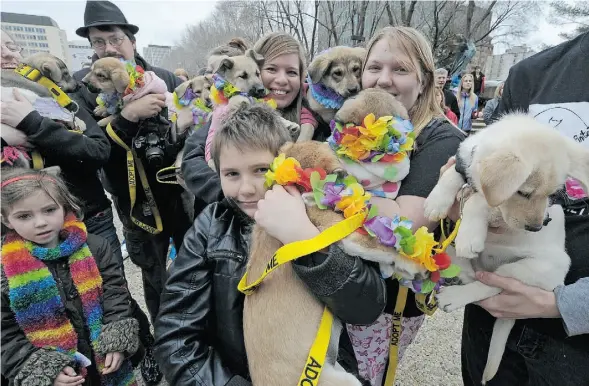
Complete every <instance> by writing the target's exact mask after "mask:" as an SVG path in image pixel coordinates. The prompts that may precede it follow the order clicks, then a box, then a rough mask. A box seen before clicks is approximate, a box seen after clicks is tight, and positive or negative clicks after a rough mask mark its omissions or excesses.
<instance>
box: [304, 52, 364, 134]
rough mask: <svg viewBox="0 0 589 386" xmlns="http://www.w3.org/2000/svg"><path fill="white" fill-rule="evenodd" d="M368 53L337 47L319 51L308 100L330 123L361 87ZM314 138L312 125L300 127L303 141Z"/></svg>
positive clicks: (312, 67)
mask: <svg viewBox="0 0 589 386" xmlns="http://www.w3.org/2000/svg"><path fill="white" fill-rule="evenodd" d="M365 56H366V50H365V49H364V48H361V47H356V48H352V47H345V46H338V47H333V48H329V49H327V50H326V51H324V52H322V53H320V54H319V55H318V56H316V57H315V59H313V61H312V62H311V64H310V65H309V68H308V71H307V72H308V77H307V83H308V84H309V89H308V90H307V101H308V102H309V107H310V108H311V110H313V111H314V112H315V113H317V114H319V116H321V118H322V119H323V121H324V122H326V123H329V122H331V120H332V119H333V118H334V116H335V113H336V112H337V110H338V109H339V108H341V107H342V105H343V102H344V100H345V99H347V98H349V97H351V96H354V95H356V94H357V93H358V92H360V90H361V89H362V86H361V83H360V81H361V78H362V62H363V61H364V57H365ZM312 137H313V130H312V128H309V127H306V128H305V130H303V129H301V134H300V135H299V140H300V141H308V140H310V139H311V138H312Z"/></svg>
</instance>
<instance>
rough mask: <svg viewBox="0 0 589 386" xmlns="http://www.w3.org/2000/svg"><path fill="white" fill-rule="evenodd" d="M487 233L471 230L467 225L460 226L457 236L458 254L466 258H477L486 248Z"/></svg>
mask: <svg viewBox="0 0 589 386" xmlns="http://www.w3.org/2000/svg"><path fill="white" fill-rule="evenodd" d="M485 241H486V235H479V234H476V233H474V232H471V231H470V230H469V229H467V228H465V227H460V230H459V231H458V235H457V236H456V243H455V245H456V256H458V257H462V258H465V259H475V258H477V257H479V255H480V253H481V252H483V251H484V250H485Z"/></svg>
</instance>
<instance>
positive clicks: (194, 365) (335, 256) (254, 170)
mask: <svg viewBox="0 0 589 386" xmlns="http://www.w3.org/2000/svg"><path fill="white" fill-rule="evenodd" d="M289 140H290V136H289V133H288V132H287V131H286V129H285V128H284V127H283V125H282V123H281V122H280V120H279V118H278V116H277V115H276V114H275V113H274V112H273V111H272V110H271V109H269V108H268V107H267V106H260V105H257V106H251V107H250V106H248V107H244V108H241V109H240V110H238V111H237V112H236V113H235V114H234V115H232V116H231V117H229V118H228V119H227V120H226V121H225V122H224V125H223V126H222V127H221V128H220V129H219V131H218V133H217V134H216V138H215V143H214V145H213V159H214V161H215V166H216V169H217V170H218V171H219V174H220V179H221V186H222V189H223V193H224V195H225V199H223V200H222V201H221V202H218V203H214V204H211V205H209V206H208V207H207V208H206V209H205V210H204V211H203V212H202V213H201V214H200V216H199V217H198V218H197V219H196V220H195V223H194V225H193V226H192V228H191V229H190V230H189V231H188V233H187V234H186V238H185V239H184V243H183V245H182V248H181V249H180V252H179V254H178V256H177V257H176V259H175V261H174V263H173V265H172V266H171V267H170V272H169V278H168V281H167V283H166V286H165V289H164V291H163V293H162V298H161V306H160V312H159V315H158V317H157V319H156V323H155V335H156V345H155V355H156V358H157V360H158V362H159V364H160V367H161V369H162V371H163V372H164V374H165V376H166V379H167V380H168V383H170V384H172V385H197V384H198V385H207V386H225V385H230V386H236V385H251V382H250V381H249V371H248V365H247V358H246V352H245V346H244V338H243V328H242V315H243V302H244V295H243V294H241V293H240V292H239V291H238V290H237V284H238V282H239V280H240V279H241V277H242V276H243V274H244V273H245V270H246V265H247V259H248V254H249V247H250V237H251V229H252V225H253V217H254V213H255V212H256V210H257V203H258V201H259V200H261V199H262V198H264V195H265V193H266V189H265V188H264V181H265V177H264V175H265V173H266V172H267V171H268V167H269V165H270V163H271V162H272V161H273V159H274V157H275V156H276V155H277V154H278V150H279V149H280V147H281V146H282V145H283V144H284V143H286V142H287V141H289ZM294 266H295V271H296V272H297V274H298V275H299V277H300V278H301V279H302V280H303V281H304V282H305V284H306V285H307V286H308V287H309V289H310V290H311V291H312V292H313V293H314V294H315V295H316V296H317V297H318V298H319V299H320V300H321V301H322V302H324V303H325V304H327V305H328V306H329V307H330V309H331V310H332V311H333V312H334V314H335V316H336V317H338V318H339V319H341V320H342V322H343V323H352V324H370V323H372V322H374V320H376V318H377V317H378V316H379V315H380V314H381V312H382V310H383V308H384V306H385V304H386V295H385V285H384V281H383V280H382V279H381V278H380V274H379V272H378V270H377V269H376V268H375V267H373V266H372V265H369V263H367V262H364V261H363V260H361V259H360V258H354V257H350V256H347V255H345V254H344V253H343V252H342V251H341V250H339V248H337V247H336V246H332V247H331V248H330V250H329V253H328V254H319V253H317V254H314V255H311V256H306V257H303V258H301V259H299V260H297V261H296V262H295V263H294ZM327 278H328V279H327ZM322 279H325V280H322ZM360 286H361V288H362V290H363V291H364V293H365V294H366V296H365V297H363V301H362V302H361V304H360V302H358V301H356V299H355V298H354V295H352V294H354V293H357V291H358V287H360ZM327 287H329V288H327ZM344 299H345V301H343V300H344ZM365 299H372V301H370V302H366V301H365ZM341 340H342V343H341V344H340V353H339V355H338V361H339V362H340V364H342V366H343V367H344V368H346V369H347V370H348V371H350V372H355V371H357V365H356V361H355V358H354V354H353V350H352V348H351V345H350V343H349V340H348V339H347V335H346V334H343V335H342V339H341ZM346 346H347V348H348V350H346Z"/></svg>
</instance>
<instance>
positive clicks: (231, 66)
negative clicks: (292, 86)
mask: <svg viewBox="0 0 589 386" xmlns="http://www.w3.org/2000/svg"><path fill="white" fill-rule="evenodd" d="M263 63H264V57H263V56H262V55H260V54H258V53H256V52H255V51H254V50H251V49H250V50H247V51H246V52H245V54H244V55H238V56H233V57H224V58H222V59H221V60H220V61H219V62H218V65H217V68H216V70H215V73H216V74H218V75H219V76H220V77H222V78H223V79H225V80H226V81H227V82H229V83H231V84H232V85H233V86H235V87H236V88H238V89H239V90H240V91H241V92H243V93H246V94H247V95H249V96H251V97H254V98H263V97H265V96H266V88H265V87H264V83H262V78H261V74H260V66H261V65H262V64H263ZM249 102H250V101H249V99H248V98H246V97H243V96H240V95H236V96H234V97H232V98H231V99H230V100H229V105H230V106H234V107H237V106H238V105H239V104H240V103H249ZM232 108H233V107H232Z"/></svg>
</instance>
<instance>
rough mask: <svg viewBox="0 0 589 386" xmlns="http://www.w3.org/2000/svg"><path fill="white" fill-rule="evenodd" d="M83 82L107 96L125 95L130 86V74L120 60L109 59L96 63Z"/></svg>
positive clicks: (99, 60)
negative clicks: (116, 93)
mask: <svg viewBox="0 0 589 386" xmlns="http://www.w3.org/2000/svg"><path fill="white" fill-rule="evenodd" d="M82 82H84V83H90V84H91V85H92V86H94V87H96V88H98V89H100V90H102V92H105V93H107V94H114V93H115V92H118V93H123V92H124V91H125V89H126V88H127V86H128V85H129V74H128V73H127V70H126V69H125V65H124V64H123V63H122V62H121V61H120V60H119V59H117V58H111V57H107V58H102V59H98V60H97V61H95V62H94V63H93V64H92V67H91V69H90V72H89V73H88V74H87V75H86V76H85V77H84V79H82Z"/></svg>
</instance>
